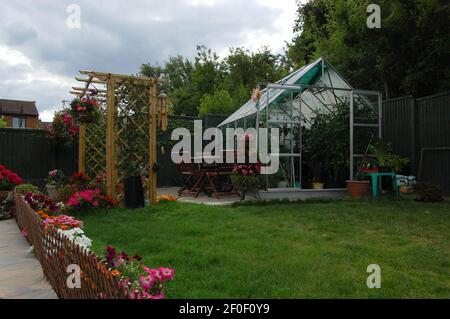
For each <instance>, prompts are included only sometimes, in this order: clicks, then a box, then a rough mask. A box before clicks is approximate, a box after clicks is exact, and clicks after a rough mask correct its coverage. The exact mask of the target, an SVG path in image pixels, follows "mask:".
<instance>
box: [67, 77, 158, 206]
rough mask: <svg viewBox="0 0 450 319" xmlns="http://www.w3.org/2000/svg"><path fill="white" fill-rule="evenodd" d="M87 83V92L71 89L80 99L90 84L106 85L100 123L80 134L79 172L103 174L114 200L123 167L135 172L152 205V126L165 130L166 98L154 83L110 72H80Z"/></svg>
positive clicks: (153, 202)
mask: <svg viewBox="0 0 450 319" xmlns="http://www.w3.org/2000/svg"><path fill="white" fill-rule="evenodd" d="M80 72H81V73H82V74H85V75H87V76H88V78H87V79H84V78H77V80H78V81H81V82H84V83H86V85H85V88H77V87H74V90H76V91H72V93H73V94H77V95H78V96H79V97H83V96H85V95H90V94H91V91H92V90H93V88H92V87H91V85H92V84H93V83H96V84H103V85H106V90H103V89H102V90H98V89H97V88H95V90H96V91H97V92H100V93H101V94H103V95H102V100H103V102H102V103H101V110H102V116H101V119H100V121H99V123H96V124H89V125H85V126H83V127H82V128H81V131H80V155H79V156H80V158H79V165H80V171H81V172H84V173H86V174H87V175H89V176H96V175H98V174H99V173H102V172H106V176H107V185H106V188H107V192H108V194H109V195H111V196H113V197H116V195H117V194H116V191H117V185H118V184H120V183H122V182H123V179H124V178H125V177H126V175H127V174H126V169H127V168H129V166H130V165H131V164H133V163H136V167H134V168H135V170H137V171H139V173H140V175H141V176H142V177H144V179H145V180H146V183H145V186H146V189H147V192H148V197H149V199H150V202H151V203H152V204H155V203H156V185H157V183H156V154H157V151H156V148H157V141H156V134H157V133H156V128H157V125H160V126H161V128H162V129H163V130H165V129H166V128H167V99H166V96H165V95H164V94H161V95H160V96H158V95H157V94H158V89H157V85H158V83H159V80H158V79H153V78H143V77H132V76H126V75H117V74H110V73H99V72H92V71H80Z"/></svg>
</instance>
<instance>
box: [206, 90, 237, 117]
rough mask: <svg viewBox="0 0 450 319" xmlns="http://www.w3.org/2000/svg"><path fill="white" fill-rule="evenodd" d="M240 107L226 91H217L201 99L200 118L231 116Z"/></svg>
mask: <svg viewBox="0 0 450 319" xmlns="http://www.w3.org/2000/svg"><path fill="white" fill-rule="evenodd" d="M237 107H239V105H237V103H236V102H235V101H234V100H233V98H232V97H231V96H230V93H228V91H225V90H218V91H215V92H214V93H213V94H205V95H203V97H202V98H201V99H200V110H199V113H198V116H200V117H202V116H204V115H206V114H220V115H230V114H231V113H233V111H234V110H235V109H236V108H237Z"/></svg>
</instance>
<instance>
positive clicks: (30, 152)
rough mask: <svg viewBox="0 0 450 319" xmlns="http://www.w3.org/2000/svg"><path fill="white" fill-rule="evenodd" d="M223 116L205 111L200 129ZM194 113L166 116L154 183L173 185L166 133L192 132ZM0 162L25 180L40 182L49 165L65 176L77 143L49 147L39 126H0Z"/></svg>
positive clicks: (175, 176) (73, 164)
mask: <svg viewBox="0 0 450 319" xmlns="http://www.w3.org/2000/svg"><path fill="white" fill-rule="evenodd" d="M224 119H225V117H223V116H216V115H207V116H205V118H203V129H206V128H208V127H215V126H217V125H218V124H220V123H221V122H222V121H223V120H224ZM194 120H201V118H197V117H186V116H175V115H172V116H169V129H168V130H167V131H166V132H159V133H158V145H159V147H158V169H159V170H158V186H176V185H179V184H180V182H181V176H180V174H179V173H178V171H177V168H176V165H175V164H174V163H173V162H172V159H171V150H172V146H173V145H174V143H175V142H173V141H171V139H170V136H171V134H172V131H173V129H175V128H177V127H185V128H188V129H189V130H191V131H192V132H193V127H194ZM0 164H3V165H5V166H7V167H8V168H10V169H11V170H13V171H15V172H17V173H18V174H19V175H20V176H21V177H22V178H24V179H25V180H26V181H29V182H32V183H34V184H37V185H42V184H43V183H44V180H45V178H46V176H47V174H48V172H49V171H50V170H52V169H55V168H58V169H62V170H63V171H64V172H65V174H66V175H67V176H70V175H72V173H74V172H77V171H78V146H77V145H74V146H73V147H64V148H62V147H58V148H55V147H52V146H51V145H50V144H49V143H48V141H47V139H46V137H45V132H44V131H43V130H32V129H10V128H8V129H0Z"/></svg>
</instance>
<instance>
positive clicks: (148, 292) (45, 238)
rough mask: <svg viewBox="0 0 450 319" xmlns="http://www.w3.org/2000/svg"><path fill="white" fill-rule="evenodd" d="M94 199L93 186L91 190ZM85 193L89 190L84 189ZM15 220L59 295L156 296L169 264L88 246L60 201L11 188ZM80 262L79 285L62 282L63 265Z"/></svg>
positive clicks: (159, 294) (77, 223) (168, 277)
mask: <svg viewBox="0 0 450 319" xmlns="http://www.w3.org/2000/svg"><path fill="white" fill-rule="evenodd" d="M91 195H92V198H90V197H89V198H88V199H89V200H94V199H95V196H97V195H98V194H97V192H94V193H92V194H91ZM89 196H90V195H89ZM15 203H16V216H17V223H18V224H19V226H20V228H21V229H22V233H23V234H24V236H26V237H27V240H28V241H29V242H30V244H31V245H33V246H34V252H35V254H36V257H37V259H38V260H39V261H40V263H41V265H42V269H43V272H44V275H45V277H46V278H47V280H48V281H49V282H50V284H51V285H52V286H53V289H54V290H55V292H56V294H57V295H58V296H59V297H60V298H62V299H86V298H89V299H99V298H101V299H161V298H164V292H163V288H164V285H165V284H166V283H167V281H169V280H171V279H173V275H174V271H173V270H172V269H170V268H159V269H151V268H148V267H146V266H145V265H143V264H142V262H141V258H140V257H139V256H134V257H132V258H130V257H129V256H128V255H127V254H126V253H124V252H122V253H120V254H117V253H116V252H115V249H113V248H112V247H108V248H107V254H106V256H105V257H99V256H97V255H95V254H94V253H93V252H91V251H90V249H89V248H90V247H91V245H92V241H91V240H90V239H89V238H88V237H87V236H86V234H85V233H84V231H83V229H82V228H83V224H82V222H81V221H79V220H77V219H76V218H74V217H72V216H68V215H65V214H64V209H65V206H64V205H63V204H61V203H55V202H54V201H52V200H51V199H50V198H49V197H47V196H45V195H42V194H33V193H28V194H27V195H26V196H22V195H20V194H19V193H16V194H15ZM73 265H77V266H79V267H80V277H81V280H80V281H81V285H80V288H70V287H69V286H68V285H67V279H68V276H69V275H70V273H68V269H69V268H68V267H69V266H73Z"/></svg>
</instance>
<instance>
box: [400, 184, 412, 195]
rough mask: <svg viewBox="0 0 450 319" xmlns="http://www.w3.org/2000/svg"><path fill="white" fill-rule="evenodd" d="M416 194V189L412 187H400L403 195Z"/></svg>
mask: <svg viewBox="0 0 450 319" xmlns="http://www.w3.org/2000/svg"><path fill="white" fill-rule="evenodd" d="M413 192H414V188H413V187H412V186H400V193H402V194H411V193H413Z"/></svg>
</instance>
